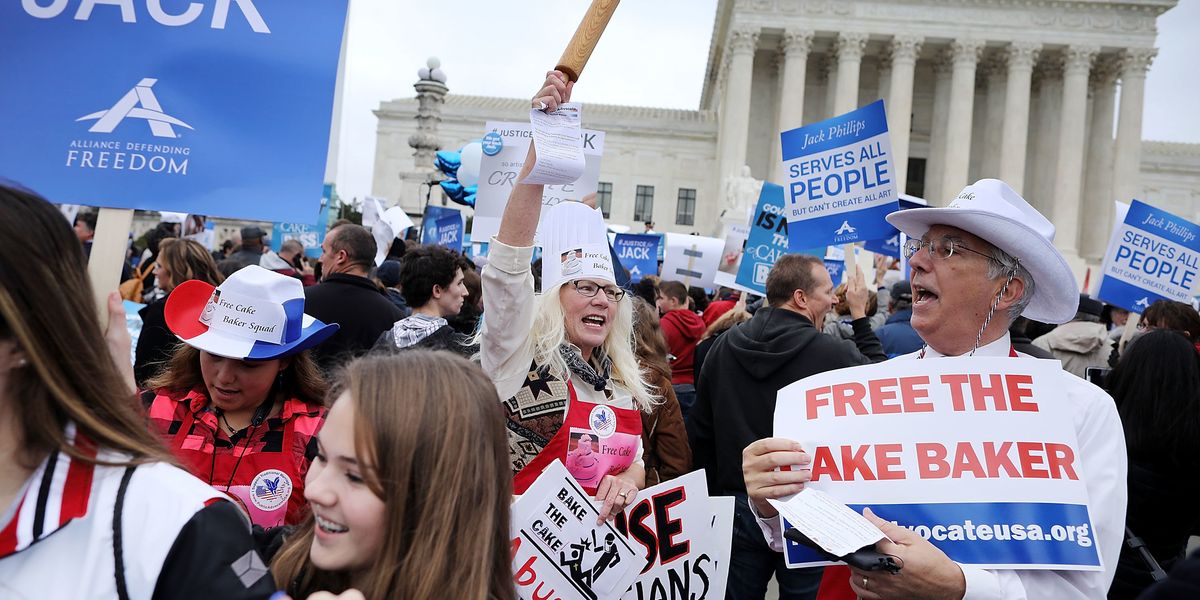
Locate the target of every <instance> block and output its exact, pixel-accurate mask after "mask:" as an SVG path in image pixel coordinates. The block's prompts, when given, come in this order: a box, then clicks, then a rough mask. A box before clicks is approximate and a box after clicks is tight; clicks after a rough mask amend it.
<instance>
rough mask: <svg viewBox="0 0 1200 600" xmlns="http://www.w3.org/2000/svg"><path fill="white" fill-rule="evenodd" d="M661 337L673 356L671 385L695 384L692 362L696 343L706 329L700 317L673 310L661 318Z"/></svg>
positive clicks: (687, 312) (682, 310) (684, 310)
mask: <svg viewBox="0 0 1200 600" xmlns="http://www.w3.org/2000/svg"><path fill="white" fill-rule="evenodd" d="M661 322H662V330H663V337H665V338H667V348H669V349H670V350H671V354H673V355H675V360H673V361H671V383H672V384H683V383H695V381H696V376H695V373H693V372H692V360H693V359H694V357H695V353H696V342H699V341H700V337H701V336H703V335H704V331H705V329H707V327H706V326H705V325H704V319H701V318H700V315H697V314H696V313H694V312H692V311H690V310H687V309H683V308H681V309H678V310H673V311H671V312H669V313H667V314H665V315H663V316H662V321H661Z"/></svg>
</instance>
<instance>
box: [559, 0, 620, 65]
mask: <svg viewBox="0 0 1200 600" xmlns="http://www.w3.org/2000/svg"><path fill="white" fill-rule="evenodd" d="M619 3H620V0H592V5H591V6H589V7H588V11H587V13H586V14H584V15H583V20H582V21H580V22H579V28H578V29H576V30H575V35H574V36H572V37H571V43H569V44H567V49H566V50H563V54H562V58H559V59H558V66H556V67H554V68H555V69H557V70H559V71H562V72H563V74H564V75H566V76H567V80H568V81H579V75H580V74H581V73H583V67H584V66H585V65H587V61H588V59H589V58H591V57H592V51H593V50H595V49H596V44H597V43H599V42H600V36H601V35H603V34H604V28H605V27H607V26H608V21H609V19H611V18H612V16H613V13H614V12H616V10H617V4H619Z"/></svg>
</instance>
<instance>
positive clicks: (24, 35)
mask: <svg viewBox="0 0 1200 600" xmlns="http://www.w3.org/2000/svg"><path fill="white" fill-rule="evenodd" d="M346 7H347V0H290V1H288V2H278V1H267V0H237V1H236V2H231V1H220V2H190V3H189V2H171V3H162V2H134V1H133V0H123V1H112V0H108V1H105V2H93V1H90V0H82V1H73V0H55V1H54V2H47V1H45V0H41V1H32V0H26V1H21V2H5V3H3V4H0V74H2V75H3V77H4V83H5V85H6V87H7V88H8V89H10V90H22V92H21V93H19V94H8V95H7V96H6V98H5V100H4V110H3V111H0V131H4V132H5V135H6V136H8V138H9V139H10V140H21V141H20V143H6V144H2V145H0V165H4V175H5V176H6V177H8V178H11V179H13V180H15V181H17V182H19V183H21V184H23V185H25V186H28V187H30V188H32V189H34V190H37V191H38V192H39V193H41V194H42V195H44V196H46V197H47V198H50V199H52V200H54V201H56V202H65V203H82V204H88V205H93V206H105V207H119V208H140V209H152V210H160V211H161V210H167V211H173V212H182V213H190V214H203V215H211V216H219V217H230V218H237V219H247V220H261V221H287V222H308V221H310V220H311V219H312V218H313V217H314V215H316V214H317V211H318V206H317V198H319V197H320V192H321V186H322V184H323V183H324V181H323V179H324V172H325V159H326V152H327V149H328V142H329V130H330V122H331V119H330V115H331V111H332V106H333V96H334V82H335V77H336V74H337V67H338V52H339V48H340V47H341V39H342V31H343V24H344V22H345V18H346Z"/></svg>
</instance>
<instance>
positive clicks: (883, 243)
mask: <svg viewBox="0 0 1200 600" xmlns="http://www.w3.org/2000/svg"><path fill="white" fill-rule="evenodd" d="M908 197H909V198H912V197H913V196H908ZM899 203H900V210H908V209H910V208H925V207H926V205H925V204H924V200H922V201H921V202H913V201H912V200H905V199H904V197H901V198H900V200H899ZM888 225H889V226H890V225H891V223H889V224H888ZM891 231H892V234H891V235H889V236H888V237H886V238H882V239H878V240H870V241H868V242H867V243H865V244H863V250H866V251H867V252H874V253H875V254H882V255H884V256H890V257H892V258H900V249H901V248H902V247H903V244H904V239H905V238H904V235H903V234H901V233H900V230H899V229H896V228H895V227H892V230H891Z"/></svg>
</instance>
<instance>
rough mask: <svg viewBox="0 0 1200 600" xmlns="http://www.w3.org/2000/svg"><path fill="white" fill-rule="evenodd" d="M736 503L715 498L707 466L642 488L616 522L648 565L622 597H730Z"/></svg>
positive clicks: (627, 599)
mask: <svg viewBox="0 0 1200 600" xmlns="http://www.w3.org/2000/svg"><path fill="white" fill-rule="evenodd" d="M726 500H728V502H726ZM732 502H733V498H709V496H708V484H707V482H706V481H705V478H704V471H703V470H700V471H693V472H692V473H689V474H687V475H684V476H682V477H678V478H676V479H672V480H670V481H665V482H663V483H660V484H658V485H656V486H654V487H650V488H646V489H644V490H642V491H641V492H639V493H638V495H637V497H636V498H634V499H633V500H632V501H630V503H629V506H627V507H626V508H625V511H624V512H623V513H622V514H620V515H618V516H617V518H616V523H615V525H616V528H617V531H619V532H620V533H621V535H623V536H625V537H627V538H629V539H630V541H631V542H632V544H633V545H634V549H635V550H636V551H637V552H638V553H639V554H640V556H639V559H641V561H642V562H641V564H642V565H643V566H642V568H641V573H640V574H639V575H638V576H637V579H636V580H635V581H634V582H633V586H632V587H630V588H629V591H627V592H626V593H625V595H624V596H622V598H624V599H625V600H691V599H692V598H724V597H725V590H724V586H725V581H726V579H727V578H728V574H729V545H730V538H731V537H732V534H733V503H732ZM718 586H719V587H718Z"/></svg>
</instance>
